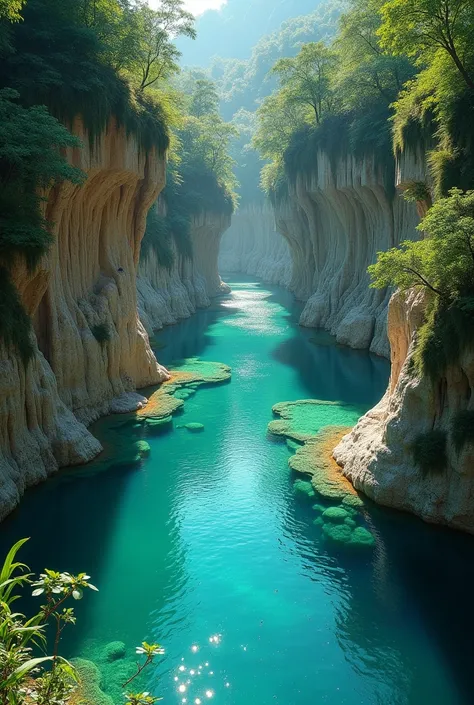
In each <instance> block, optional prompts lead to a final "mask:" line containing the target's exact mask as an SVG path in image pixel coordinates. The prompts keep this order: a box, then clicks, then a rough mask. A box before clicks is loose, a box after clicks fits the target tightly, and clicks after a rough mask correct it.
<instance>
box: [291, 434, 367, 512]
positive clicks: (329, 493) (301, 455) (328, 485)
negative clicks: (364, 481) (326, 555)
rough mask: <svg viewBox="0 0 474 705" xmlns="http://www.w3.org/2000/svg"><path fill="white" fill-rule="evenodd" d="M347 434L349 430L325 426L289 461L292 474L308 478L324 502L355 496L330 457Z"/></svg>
mask: <svg viewBox="0 0 474 705" xmlns="http://www.w3.org/2000/svg"><path fill="white" fill-rule="evenodd" d="M350 430H351V428H350V427H341V426H328V427H326V428H324V429H323V430H321V431H320V432H319V433H318V434H317V435H316V436H315V437H314V438H311V439H310V440H308V441H306V443H305V444H304V446H302V447H301V448H299V449H298V450H297V451H296V453H295V455H293V456H292V457H291V458H290V460H289V465H290V467H291V468H292V470H294V471H295V472H300V473H303V474H305V475H310V476H311V483H312V485H313V487H314V489H315V491H316V492H318V494H320V495H321V496H322V497H326V498H327V499H333V500H335V499H340V500H343V499H344V497H347V496H348V495H357V492H356V491H355V489H354V487H353V486H352V484H351V483H350V481H349V480H348V479H347V478H346V477H344V475H343V474H342V470H341V468H340V467H339V465H338V464H337V463H336V461H335V460H334V458H333V457H332V453H333V450H334V448H335V447H336V445H337V444H338V443H339V442H340V440H341V438H342V437H343V436H345V435H346V434H347V433H349V432H350Z"/></svg>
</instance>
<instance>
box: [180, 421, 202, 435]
mask: <svg viewBox="0 0 474 705" xmlns="http://www.w3.org/2000/svg"><path fill="white" fill-rule="evenodd" d="M184 428H186V429H187V430H188V431H191V433H202V431H204V424H202V423H196V422H194V421H193V422H192V423H186V424H184Z"/></svg>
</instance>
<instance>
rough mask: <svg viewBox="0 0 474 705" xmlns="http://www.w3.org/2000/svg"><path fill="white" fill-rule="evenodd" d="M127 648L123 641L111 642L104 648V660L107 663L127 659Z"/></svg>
mask: <svg viewBox="0 0 474 705" xmlns="http://www.w3.org/2000/svg"><path fill="white" fill-rule="evenodd" d="M126 651H127V649H126V647H125V644H124V643H123V641H111V642H110V643H109V644H107V646H106V647H105V648H104V654H103V656H104V659H105V660H106V661H118V660H119V659H122V658H125V655H126Z"/></svg>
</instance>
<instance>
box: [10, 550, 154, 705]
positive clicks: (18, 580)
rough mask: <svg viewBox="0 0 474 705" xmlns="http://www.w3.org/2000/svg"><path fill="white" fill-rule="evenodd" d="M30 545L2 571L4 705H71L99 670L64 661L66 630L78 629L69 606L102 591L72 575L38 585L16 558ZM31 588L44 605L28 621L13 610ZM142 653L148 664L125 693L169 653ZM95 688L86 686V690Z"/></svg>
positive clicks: (45, 578)
mask: <svg viewBox="0 0 474 705" xmlns="http://www.w3.org/2000/svg"><path fill="white" fill-rule="evenodd" d="M26 541H28V539H22V540H21V541H18V542H17V543H16V544H15V545H14V546H13V547H12V548H11V550H10V551H9V552H8V554H7V556H6V558H5V561H4V563H3V566H2V567H1V569H0V702H1V703H5V705H7V704H8V705H24V703H25V702H31V703H37V704H38V705H66V704H67V703H68V702H69V699H70V697H71V696H72V695H73V693H74V694H75V692H76V691H77V689H78V688H79V696H81V690H82V688H83V684H82V682H81V678H80V675H82V676H83V677H88V678H89V680H92V679H93V678H92V677H93V676H94V674H95V672H96V671H97V669H96V668H95V666H94V665H93V664H89V663H88V662H80V664H79V669H78V671H76V669H75V668H74V667H73V666H72V665H71V664H70V663H69V662H68V661H66V659H64V658H63V657H62V656H60V655H59V645H60V640H61V636H62V633H63V631H64V629H65V628H66V627H67V626H68V625H74V624H75V623H76V618H75V615H74V610H73V609H72V608H71V607H65V606H64V605H65V604H66V603H68V602H69V601H70V600H71V599H73V600H81V599H82V597H83V594H84V590H94V591H97V588H96V587H95V586H94V585H92V584H91V583H90V582H89V579H90V578H89V576H88V575H86V574H85V573H79V574H78V575H72V574H71V573H59V572H56V571H53V570H45V572H44V573H41V575H40V576H39V577H38V578H37V579H33V576H32V574H31V573H30V572H29V568H28V566H26V565H24V564H23V563H19V562H18V561H16V555H17V553H18V551H19V550H20V548H21V547H22V546H23V545H24V544H25V543H26ZM29 586H31V588H33V591H32V596H33V597H40V598H41V599H42V600H43V601H44V604H43V605H42V606H41V608H40V610H39V611H38V613H37V614H35V615H33V616H32V617H30V618H27V617H25V615H23V614H21V613H19V612H16V611H15V612H14V611H13V610H12V605H13V603H14V602H15V601H16V600H18V599H19V598H21V596H22V594H23V593H24V591H25V589H26V588H27V587H29ZM50 625H51V626H52V627H54V629H53V632H52V635H53V644H52V656H45V655H44V654H45V653H47V650H48V646H49V645H48V635H49V633H50V632H49V629H48V627H49V626H50ZM136 653H137V655H138V656H144V657H145V658H144V660H143V661H142V663H137V668H136V672H135V673H134V674H133V675H132V676H131V677H130V678H129V679H128V681H127V682H126V683H125V684H123V686H122V687H123V688H125V687H126V686H128V685H129V684H130V683H132V682H133V681H134V680H135V679H136V678H137V677H138V676H139V675H140V674H141V673H142V672H143V671H144V670H145V669H146V668H147V667H148V666H149V665H150V664H151V663H153V661H154V659H155V657H156V656H158V655H162V654H163V653H164V649H163V648H162V647H161V646H160V645H159V644H148V643H146V642H143V643H142V645H141V646H139V647H137V649H136ZM36 654H38V655H36ZM91 669H92V671H91ZM89 685H91V684H90V683H84V687H85V689H87V688H88V687H89ZM92 685H95V684H94V683H93V684H92ZM94 692H95V691H94ZM125 699H126V703H127V705H153V704H154V703H155V702H157V701H158V700H159V699H160V698H156V697H154V696H152V695H150V693H126V694H125ZM82 701H83V699H82V698H80V702H82ZM86 701H87V697H86Z"/></svg>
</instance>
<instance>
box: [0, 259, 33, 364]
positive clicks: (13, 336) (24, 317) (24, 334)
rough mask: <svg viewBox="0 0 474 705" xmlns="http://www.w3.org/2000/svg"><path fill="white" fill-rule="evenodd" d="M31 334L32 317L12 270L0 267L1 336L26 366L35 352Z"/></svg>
mask: <svg viewBox="0 0 474 705" xmlns="http://www.w3.org/2000/svg"><path fill="white" fill-rule="evenodd" d="M31 336H32V330H31V321H30V317H29V316H28V314H27V313H26V311H25V309H24V308H23V305H22V303H21V301H20V297H19V294H18V290H17V288H16V286H15V285H14V284H13V282H12V280H11V276H10V272H9V271H8V269H6V268H5V267H0V338H1V339H2V341H3V343H4V344H5V345H6V347H7V348H12V349H13V350H15V351H17V353H18V354H19V356H20V359H21V360H22V362H23V364H24V365H25V366H26V365H27V364H28V362H29V361H30V359H31V357H32V355H33V352H34V347H33V343H32V340H31Z"/></svg>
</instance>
